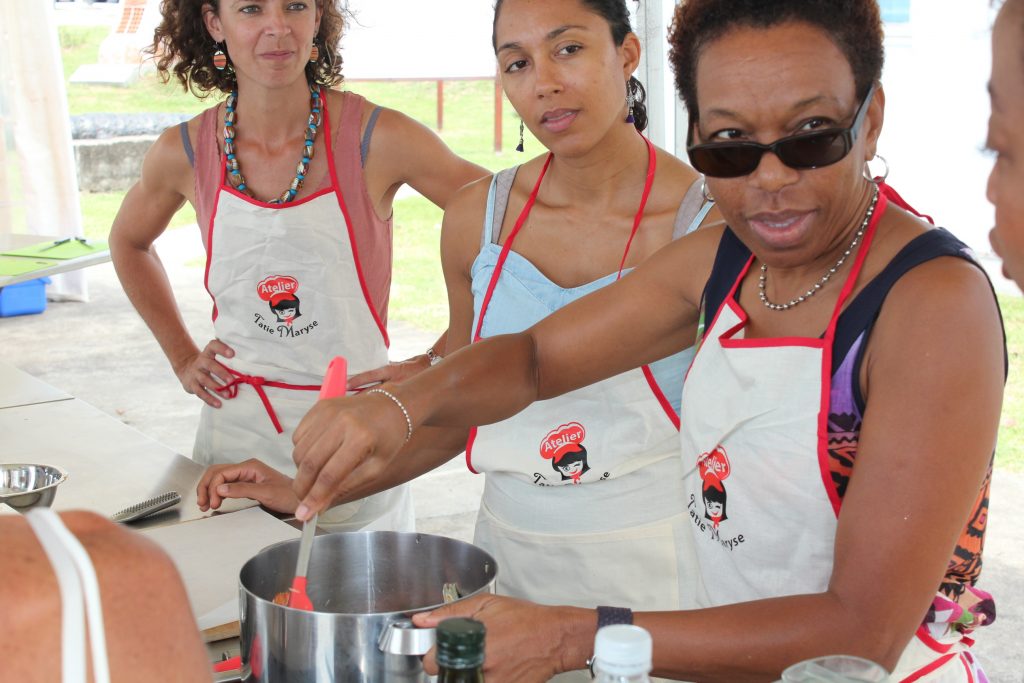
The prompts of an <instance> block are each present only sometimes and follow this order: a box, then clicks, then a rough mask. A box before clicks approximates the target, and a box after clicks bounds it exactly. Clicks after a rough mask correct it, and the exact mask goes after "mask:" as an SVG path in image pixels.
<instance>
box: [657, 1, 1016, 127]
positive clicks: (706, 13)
mask: <svg viewBox="0 0 1024 683" xmlns="http://www.w3.org/2000/svg"><path fill="white" fill-rule="evenodd" d="M1011 1H1012V0H1011ZM790 21H800V22H805V23H807V24H811V25H812V26H816V27H818V28H820V29H821V30H823V31H824V32H825V33H827V34H828V36H829V37H830V38H831V39H832V41H833V42H834V43H835V44H836V46H837V47H838V48H839V49H840V51H842V53H843V55H845V56H846V61H848V62H849V63H850V69H851V70H852V71H853V77H854V80H855V82H856V85H857V94H858V96H863V95H865V94H866V93H867V91H868V88H869V87H871V84H872V83H875V82H877V81H878V80H879V79H880V78H881V77H882V65H883V64H884V62H885V47H884V40H885V32H884V30H883V28H882V17H881V13H880V12H879V9H878V2H877V0H771V1H770V2H766V1H765V0H683V1H682V2H681V3H680V4H679V5H678V6H677V7H676V10H675V16H674V17H673V19H672V27H671V28H670V29H669V36H668V41H669V45H670V50H669V59H670V61H671V62H672V68H673V70H674V72H675V77H676V90H677V91H678V92H679V97H681V98H682V100H683V103H684V104H686V108H687V110H689V112H690V116H691V120H694V121H696V120H697V117H698V114H697V77H696V76H697V60H698V58H699V57H700V51H701V50H702V49H703V48H704V47H705V46H706V45H707V44H708V43H711V42H712V41H714V40H716V39H718V38H721V37H722V36H723V35H725V33H727V32H728V31H729V30H730V29H731V28H734V27H739V26H746V27H753V28H769V27H772V26H778V25H779V24H783V23H786V22H790Z"/></svg>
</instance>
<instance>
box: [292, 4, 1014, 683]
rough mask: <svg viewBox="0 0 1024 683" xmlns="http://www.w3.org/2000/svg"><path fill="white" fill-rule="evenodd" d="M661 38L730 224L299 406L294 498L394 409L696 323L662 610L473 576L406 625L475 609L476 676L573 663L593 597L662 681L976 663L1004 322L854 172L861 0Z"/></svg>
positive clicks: (515, 675) (494, 417)
mask: <svg viewBox="0 0 1024 683" xmlns="http://www.w3.org/2000/svg"><path fill="white" fill-rule="evenodd" d="M671 43H672V61H673V66H674V68H675V73H676V84H677V87H678V89H679V92H680V95H681V96H682V98H683V99H684V101H685V102H686V104H687V108H688V110H689V111H690V112H691V116H692V122H691V136H692V137H691V143H692V144H691V150H690V151H691V161H692V162H693V164H694V166H695V167H696V168H697V169H698V170H699V171H702V172H703V173H705V174H706V175H707V176H708V180H707V189H708V191H709V192H710V193H711V194H712V195H713V196H714V197H715V198H716V199H717V201H718V208H719V209H720V211H721V213H722V215H723V217H724V218H725V220H726V222H727V224H728V227H727V228H723V229H708V230H701V231H698V232H696V233H694V234H692V235H689V236H686V237H683V238H681V239H679V240H677V241H676V242H674V243H672V244H670V245H669V246H667V247H666V248H664V249H662V250H661V251H660V252H659V253H658V254H656V255H655V256H653V257H652V258H651V259H649V260H648V261H646V262H645V263H644V264H643V265H642V266H641V267H639V268H637V269H636V270H635V271H634V272H632V273H630V274H629V275H628V276H627V277H624V278H622V279H621V280H620V281H619V282H617V283H615V284H613V285H611V286H609V287H607V288H605V289H602V290H600V291H598V292H595V293H594V294H592V295H590V296H588V297H586V298H584V299H582V300H580V301H578V302H575V303H573V304H571V305H569V306H567V307H566V308H564V309H563V310H561V311H559V312H557V313H555V314H554V315H552V316H551V317H549V318H546V319H545V320H543V321H541V322H540V323H538V324H537V325H536V326H534V327H533V328H531V329H529V330H528V331H526V332H525V333H522V334H513V335H506V336H500V337H495V338H492V339H488V340H485V341H483V342H481V343H479V344H475V345H473V346H471V347H469V348H467V349H465V350H462V351H459V352H457V353H455V354H453V355H452V356H451V357H450V358H448V359H446V360H445V362H444V363H442V364H441V365H439V366H437V367H435V368H432V369H430V370H428V371H426V372H424V373H423V374H421V375H419V376H417V377H415V378H413V379H410V380H408V381H405V382H403V383H401V384H396V385H394V386H392V387H390V388H389V390H390V392H391V393H392V395H393V397H394V399H393V400H391V399H384V398H383V397H379V396H374V397H365V398H356V399H343V400H333V401H329V402H325V403H324V404H321V405H320V406H318V407H316V408H314V410H313V411H312V412H311V413H310V414H309V415H308V416H307V417H306V418H305V420H304V421H303V423H302V424H301V425H300V426H299V429H298V430H297V431H296V442H297V444H298V445H297V448H296V452H295V457H296V460H297V462H298V463H299V476H298V478H297V479H296V490H297V492H298V494H299V495H300V497H301V498H302V500H303V505H302V506H301V507H300V508H299V510H298V516H299V517H301V518H304V517H306V516H307V515H308V514H309V512H311V511H313V510H316V509H318V508H320V507H323V506H324V505H325V504H327V503H328V502H329V501H330V500H331V497H332V496H333V495H336V494H337V493H339V492H340V493H343V491H344V482H345V481H346V475H347V474H348V473H349V472H350V471H352V470H353V469H354V468H357V467H358V468H359V469H362V468H368V469H372V468H374V467H379V466H380V463H381V462H384V461H387V459H388V458H389V457H390V456H391V454H393V453H394V452H395V451H396V450H397V449H398V447H399V446H400V445H401V443H402V442H403V441H404V439H405V438H406V437H407V434H408V432H409V431H412V432H415V431H416V430H417V429H419V428H420V427H421V426H438V425H474V424H488V423H493V422H496V421H498V420H502V419H505V418H507V417H508V416H509V415H511V414H514V413H516V412H517V411H519V410H522V409H523V408H525V407H526V406H528V405H530V404H531V403H533V402H534V401H537V400H542V399H549V398H551V397H553V396H558V395H560V394H563V393H565V392H567V391H571V390H574V389H576V388H578V387H581V386H587V385H589V384H591V383H593V382H596V381H598V380H601V379H603V378H605V377H608V376H611V375H614V374H616V373H620V372H623V371H625V370H627V369H629V368H632V367H636V366H638V365H640V364H642V363H649V362H651V361H653V360H655V359H657V358H660V357H664V356H666V355H668V354H671V353H673V352H676V351H678V350H679V348H680V347H681V346H682V345H683V344H684V343H685V341H684V340H685V339H687V335H689V334H693V333H695V332H697V331H698V330H699V334H700V339H701V342H700V347H699V349H698V350H697V353H696V356H695V358H694V361H693V364H692V366H691V368H690V371H689V374H688V375H687V379H686V384H685V386H684V389H683V396H682V407H681V421H682V425H681V429H680V436H681V439H680V452H681V458H682V463H683V469H684V476H683V480H682V481H680V482H678V493H677V495H678V496H679V497H680V498H681V499H682V502H683V505H684V506H686V509H687V511H688V532H689V533H688V535H687V542H688V544H689V547H688V549H687V550H686V551H685V552H684V553H682V554H681V555H680V557H679V561H680V562H681V563H682V564H684V565H686V566H688V567H689V566H691V565H692V570H691V571H692V572H693V573H692V576H693V581H692V582H691V583H689V584H688V588H689V591H688V593H687V594H685V595H684V596H683V604H684V608H685V611H662V612H645V613H636V614H632V613H630V612H629V610H624V609H616V608H617V607H621V606H618V605H610V604H609V603H608V602H606V601H605V600H604V599H603V592H602V588H601V587H595V589H594V594H593V603H592V604H593V605H605V606H602V607H597V609H596V610H595V609H581V608H578V607H568V606H566V607H549V606H540V605H534V604H530V603H525V602H520V601H513V600H510V599H508V598H503V597H495V596H483V597H478V598H474V599H471V600H467V601H463V602H459V603H457V604H455V605H450V606H447V607H445V608H442V609H439V610H436V611H435V612H433V613H431V614H426V615H418V616H417V617H416V618H415V622H416V623H417V624H418V625H420V626H427V625H433V624H435V623H437V621H438V620H439V619H442V618H445V617H448V616H451V615H454V614H459V615H472V616H474V617H475V618H477V619H481V620H483V621H484V622H486V623H487V626H488V636H487V638H488V642H487V650H488V652H487V665H486V666H487V676H488V681H491V682H492V683H493V682H495V681H497V682H502V681H517V682H519V681H543V680H546V679H547V678H548V677H550V676H552V675H553V674H555V673H557V672H560V671H565V670H572V669H580V668H583V667H584V666H585V664H586V661H587V658H588V656H589V655H590V652H591V647H592V643H593V636H594V632H595V629H596V628H597V627H598V626H599V625H601V624H605V623H609V622H617V621H634V622H635V623H637V624H639V625H640V626H642V627H644V628H646V629H647V630H649V631H650V632H651V633H652V634H653V636H654V665H655V673H656V674H657V675H660V676H665V677H672V678H681V679H684V680H702V681H703V680H709V681H714V680H718V681H743V680H776V679H777V678H778V677H779V673H780V671H782V670H783V669H784V668H785V667H787V666H788V665H790V664H792V663H794V662H796V661H800V660H804V659H808V658H811V657H815V656H821V655H826V654H834V653H847V654H852V655H859V656H862V657H866V658H868V659H871V660H874V661H876V662H879V663H880V664H882V665H884V666H885V668H886V669H889V670H890V671H894V678H893V680H907V681H911V680H917V681H925V680H927V681H938V680H942V681H977V680H985V678H984V674H983V673H982V672H981V670H980V667H979V665H978V662H977V661H976V659H975V657H974V656H973V654H972V653H971V651H970V647H969V646H970V643H971V642H972V641H971V638H970V636H969V634H970V633H971V631H972V630H973V629H975V628H976V627H978V626H981V625H984V624H986V623H988V622H990V621H991V620H992V618H994V607H993V605H992V601H991V598H990V597H989V596H987V595H986V594H985V593H983V592H981V591H979V590H977V589H975V588H974V583H975V582H976V580H977V578H978V573H979V569H980V566H981V547H982V541H983V538H984V533H985V519H986V512H987V511H986V508H987V492H988V482H989V476H990V473H991V462H992V453H993V448H994V445H995V437H996V431H997V426H998V419H999V411H1000V404H1001V398H1002V385H1003V380H1004V376H1005V374H1004V373H1005V346H1004V339H1003V335H1002V329H1001V324H1000V319H999V311H998V307H997V305H996V301H995V296H994V294H993V292H992V289H991V286H990V284H989V282H988V281H987V279H986V277H985V275H984V272H983V271H982V270H981V269H980V268H979V267H978V266H977V265H976V264H975V263H974V262H973V261H971V260H970V259H969V257H968V256H967V254H966V251H965V247H964V245H963V244H962V243H961V242H959V241H958V240H957V239H956V238H954V237H953V236H952V235H951V234H950V233H948V232H946V231H945V230H942V229H938V228H934V227H933V226H932V225H931V223H930V222H929V221H928V220H926V219H924V218H923V217H920V216H919V215H918V214H917V213H916V212H914V211H913V210H912V209H911V208H910V207H909V206H908V204H907V203H906V202H904V201H903V200H902V199H901V198H900V197H899V195H898V194H897V193H896V192H895V191H894V190H893V189H892V188H890V187H889V186H888V185H887V184H886V183H885V182H884V180H883V179H882V178H877V177H874V174H871V173H870V172H869V171H868V167H869V162H871V161H872V160H873V159H874V158H875V156H876V144H877V140H878V137H879V134H880V131H881V126H882V121H883V115H884V109H885V97H884V92H883V90H882V89H881V87H880V86H879V85H878V84H879V79H880V77H881V69H882V61H883V53H882V29H881V21H880V18H879V10H878V6H877V4H876V2H875V1H874V0H841V1H836V2H829V3H809V2H806V1H805V0H780V1H779V2H774V3H763V2H755V1H753V0H750V1H746V2H737V1H736V0H688V1H686V2H683V3H682V4H681V5H680V6H679V7H678V8H677V9H676V14H675V21H674V26H673V30H672V33H671ZM964 330H970V333H969V334H965V333H964ZM496 367H500V370H496ZM399 408H401V411H400V410H399ZM403 413H404V414H405V415H408V422H407V421H406V418H405V417H404V415H403ZM356 471H357V473H358V470H356ZM332 481H335V482H338V481H340V482H343V484H342V485H341V486H331V484H330V482H332ZM711 489H713V490H714V491H715V495H711V496H709V495H706V494H707V493H710V490H711ZM726 511H727V512H726Z"/></svg>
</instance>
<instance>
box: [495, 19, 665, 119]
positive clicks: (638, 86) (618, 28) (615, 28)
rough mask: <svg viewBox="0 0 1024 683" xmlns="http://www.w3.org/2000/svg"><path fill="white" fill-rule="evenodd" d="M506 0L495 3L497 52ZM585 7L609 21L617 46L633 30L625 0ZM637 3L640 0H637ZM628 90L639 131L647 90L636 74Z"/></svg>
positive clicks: (644, 113)
mask: <svg viewBox="0 0 1024 683" xmlns="http://www.w3.org/2000/svg"><path fill="white" fill-rule="evenodd" d="M504 1H505V0H495V3H494V24H493V26H492V28H491V46H492V47H493V48H494V50H495V52H497V50H498V35H497V28H498V14H499V13H500V12H501V6H502V4H503V3H504ZM580 2H581V3H582V4H583V6H584V7H586V8H587V9H589V10H590V11H591V12H593V13H594V14H597V15H598V16H600V17H602V18H603V19H604V20H605V21H607V22H608V27H609V28H610V29H611V32H612V42H614V43H615V45H616V46H619V45H622V43H623V42H624V41H625V40H626V36H627V35H628V34H630V33H632V32H633V26H632V25H631V24H630V23H629V8H628V7H627V6H626V1H625V0H580ZM636 2H637V4H639V3H640V0H636ZM626 88H627V91H628V92H630V93H632V94H633V125H634V126H636V129H637V130H639V131H642V130H644V129H645V128H647V105H646V104H645V103H646V101H647V91H646V90H645V89H644V85H643V83H641V82H640V81H639V80H638V79H637V78H636V76H630V77H629V82H627V83H626Z"/></svg>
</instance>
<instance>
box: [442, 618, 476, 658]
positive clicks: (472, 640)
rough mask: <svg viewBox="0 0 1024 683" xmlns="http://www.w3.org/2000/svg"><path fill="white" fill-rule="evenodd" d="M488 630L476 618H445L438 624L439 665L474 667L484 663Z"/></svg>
mask: <svg viewBox="0 0 1024 683" xmlns="http://www.w3.org/2000/svg"><path fill="white" fill-rule="evenodd" d="M486 633H487V630H486V629H485V628H484V625H483V624H482V623H480V622H479V621H476V620H475V619H463V618H455V619H445V620H444V621H442V622H441V623H440V624H438V625H437V665H438V666H442V667H445V668H448V669H473V668H476V667H478V666H480V665H481V664H483V663H484V635H485V634H486Z"/></svg>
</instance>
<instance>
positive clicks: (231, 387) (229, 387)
mask: <svg viewBox="0 0 1024 683" xmlns="http://www.w3.org/2000/svg"><path fill="white" fill-rule="evenodd" d="M228 372H230V373H231V374H232V375H234V376H235V377H234V379H232V380H231V381H230V382H228V383H227V384H225V385H224V386H222V387H217V389H216V391H217V393H219V394H225V395H226V396H227V398H229V399H231V398H234V397H235V396H238V385H239V384H248V385H249V386H251V387H252V388H253V389H255V390H256V393H257V394H258V395H259V397H260V400H261V401H263V407H264V408H266V410H267V415H268V416H269V417H270V421H271V422H272V423H273V425H274V429H276V430H277V433H278V434H282V433H283V432H284V429H282V428H281V422H280V421H279V420H278V419H277V413H276V412H274V406H273V405H272V404H271V403H270V398H268V397H267V392H265V391H264V390H263V387H265V386H266V387H274V388H275V389H289V390H292V391H320V385H319V384H287V383H285V382H271V381H270V380H268V379H267V378H266V377H260V376H258V375H244V374H242V373H241V372H235V371H234V370H232V369H231V368H228Z"/></svg>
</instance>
